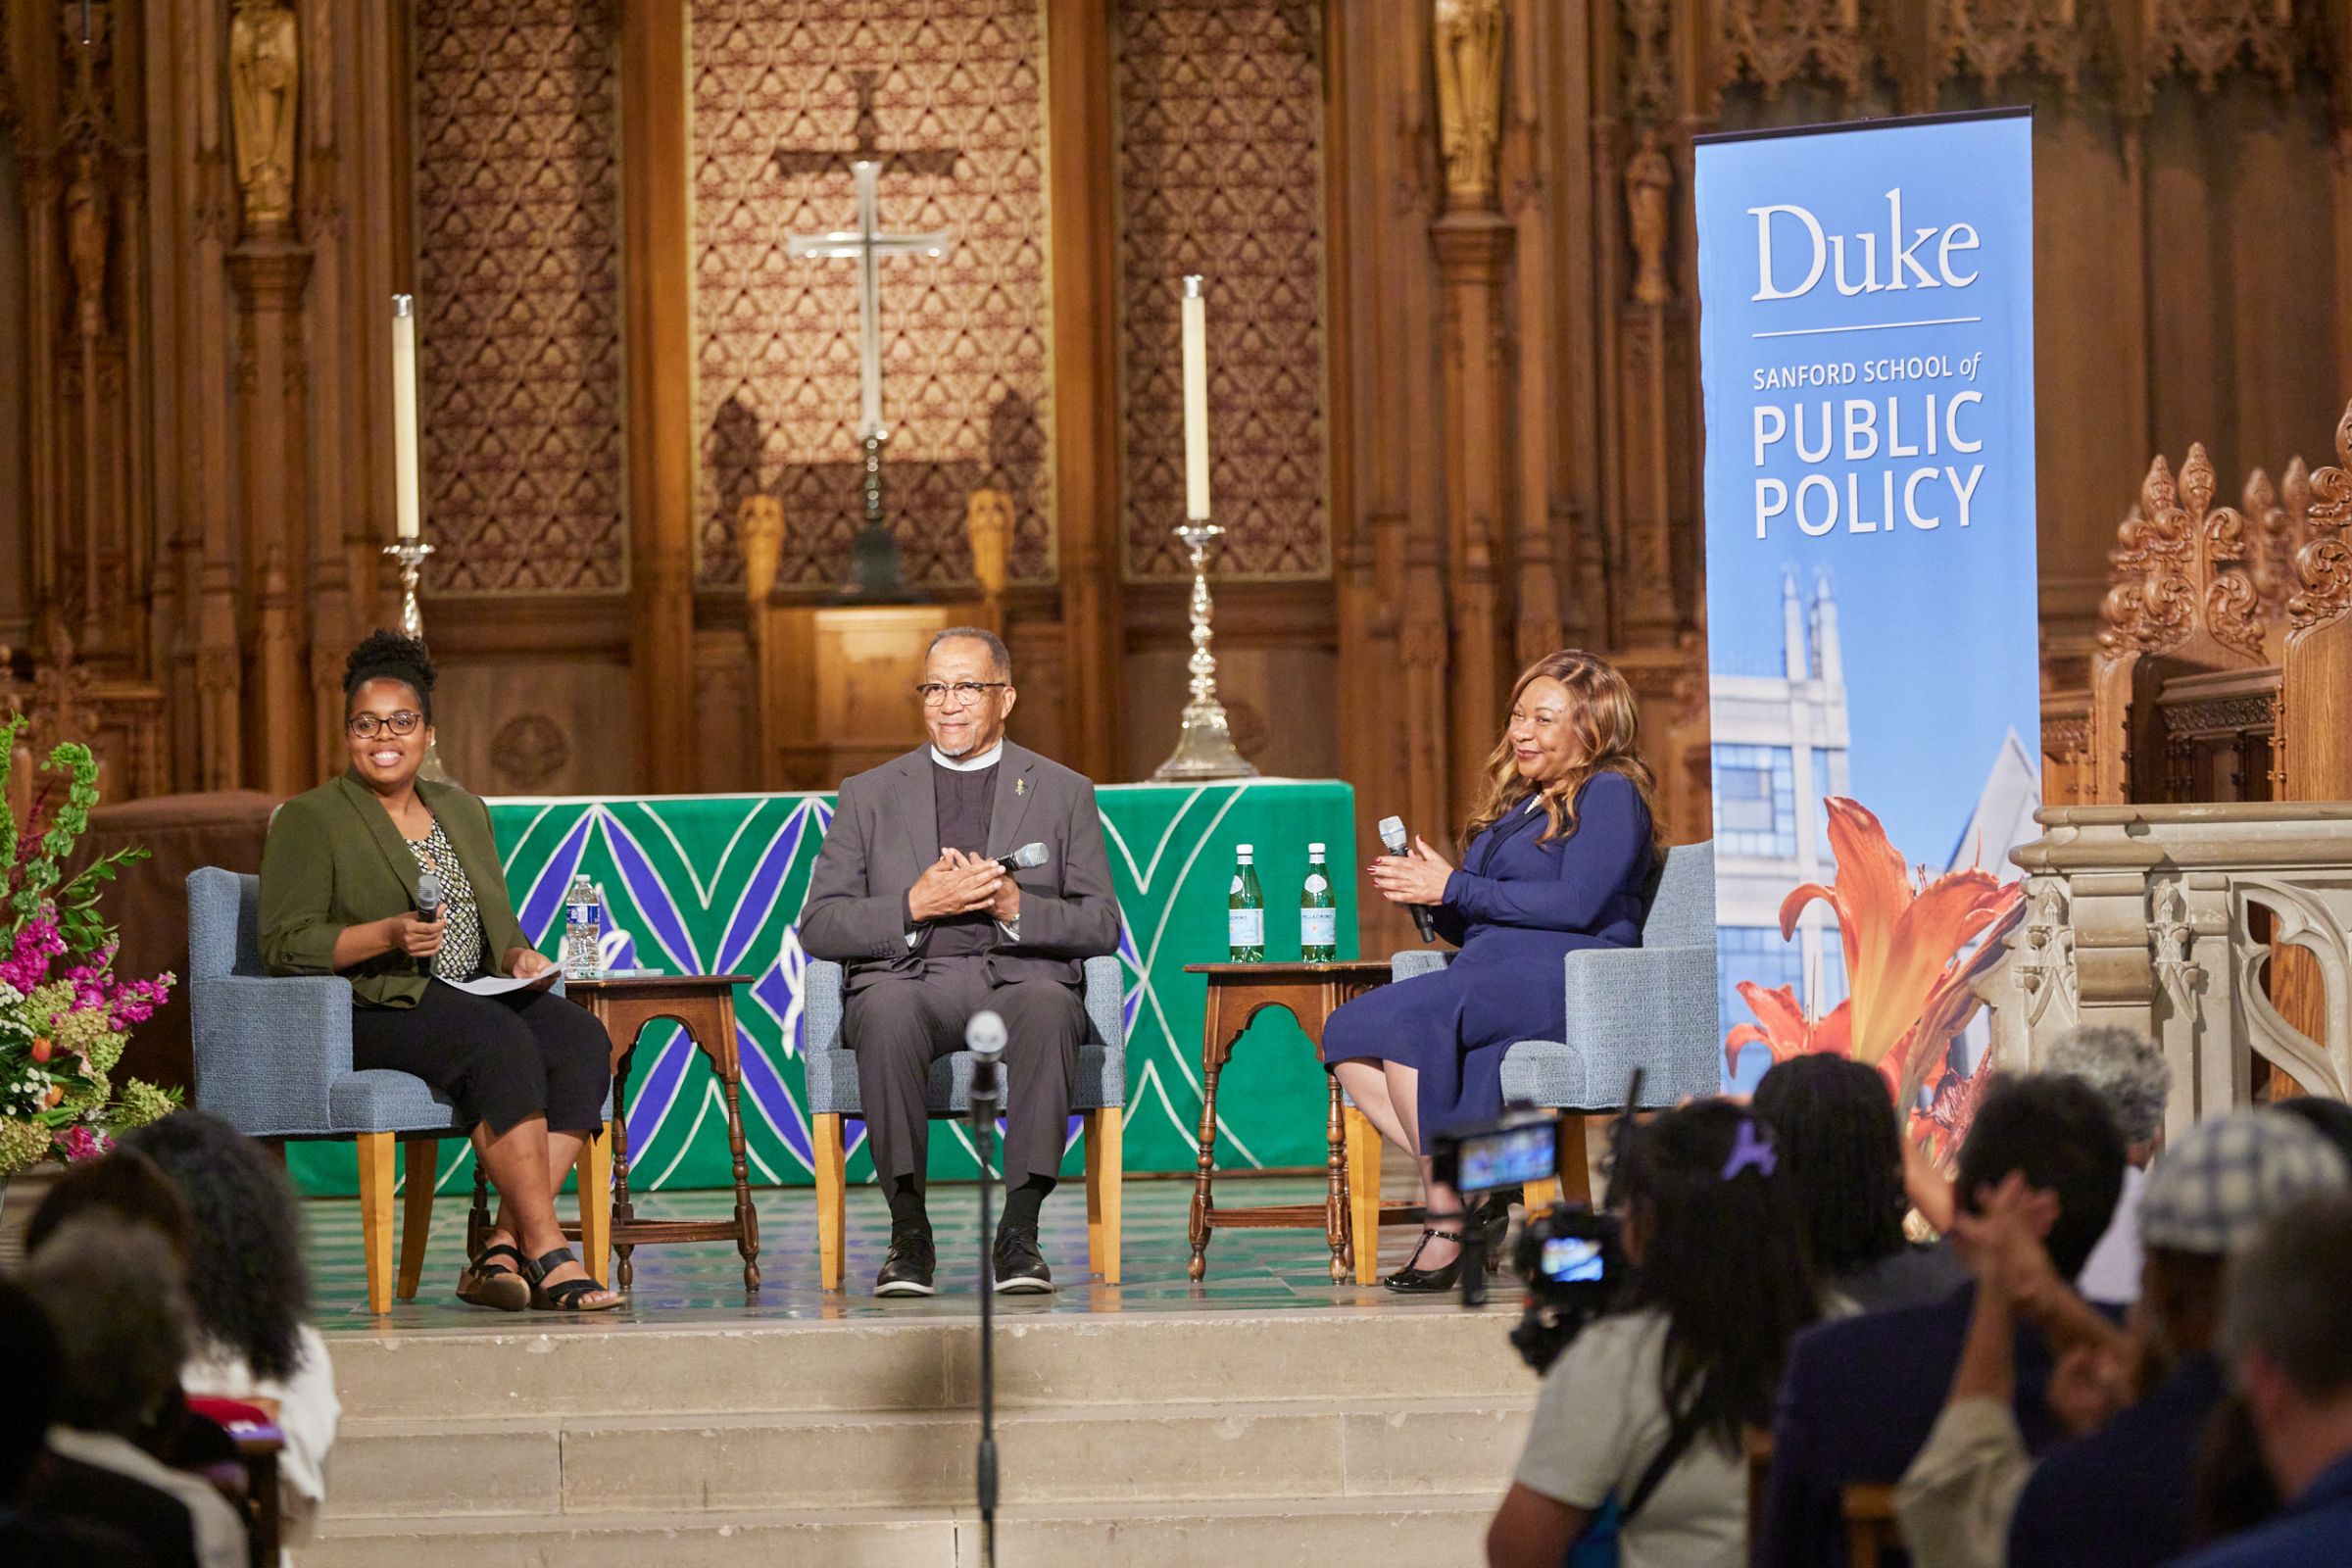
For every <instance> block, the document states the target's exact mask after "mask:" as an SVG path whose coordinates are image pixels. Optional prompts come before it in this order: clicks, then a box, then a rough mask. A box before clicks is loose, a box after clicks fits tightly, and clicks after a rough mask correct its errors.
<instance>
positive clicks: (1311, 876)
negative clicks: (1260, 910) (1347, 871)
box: [1299, 844, 1340, 963]
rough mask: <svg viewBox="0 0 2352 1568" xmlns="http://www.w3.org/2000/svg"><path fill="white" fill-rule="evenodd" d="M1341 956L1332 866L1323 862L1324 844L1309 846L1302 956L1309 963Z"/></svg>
mask: <svg viewBox="0 0 2352 1568" xmlns="http://www.w3.org/2000/svg"><path fill="white" fill-rule="evenodd" d="M1338 956H1340V910H1339V905H1338V902H1337V901H1336V900H1334V899H1333V898H1332V896H1331V868H1330V867H1329V866H1327V865H1325V864H1324V863H1323V846H1322V845H1320V844H1309V845H1308V846H1307V847H1306V881H1305V882H1304V883H1302V884H1300V886H1299V957H1300V958H1302V959H1304V960H1305V961H1306V962H1308V963H1330V962H1331V961H1332V960H1334V959H1335V958H1337V957H1338Z"/></svg>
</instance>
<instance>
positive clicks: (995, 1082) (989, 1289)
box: [963, 844, 1046, 1568]
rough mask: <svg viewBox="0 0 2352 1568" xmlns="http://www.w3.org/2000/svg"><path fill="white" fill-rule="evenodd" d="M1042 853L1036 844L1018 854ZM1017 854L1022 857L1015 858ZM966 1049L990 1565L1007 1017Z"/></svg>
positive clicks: (983, 1524) (977, 1473)
mask: <svg viewBox="0 0 2352 1568" xmlns="http://www.w3.org/2000/svg"><path fill="white" fill-rule="evenodd" d="M1031 850H1035V851H1036V852H1037V857H1038V858H1037V861H1036V862H1033V863H1043V861H1044V859H1045V853H1046V852H1045V846H1044V845H1042V844H1031V845H1028V846H1026V847H1024V848H1023V849H1021V850H1020V851H1019V852H1018V853H1019V855H1020V856H1025V855H1027V854H1028V853H1029V852H1030V851H1031ZM1015 858H1018V857H1017V856H1016V857H1015ZM963 1049H964V1050H966V1051H968V1052H970V1053H971V1054H972V1058H973V1059H972V1149H973V1152H975V1153H977V1154H978V1155H979V1156H980V1452H979V1455H978V1459H977V1462H976V1464H975V1466H974V1479H975V1482H976V1489H977V1491H978V1494H979V1495H978V1498H977V1501H978V1502H979V1504H980V1560H981V1562H982V1563H983V1564H985V1565H986V1568H996V1561H997V1363H996V1355H995V1350H994V1348H993V1341H994V1339H995V1335H996V1324H995V1313H994V1310H993V1308H994V1303H995V1300H996V1295H997V1281H996V1248H995V1244H994V1238H993V1237H992V1235H991V1234H990V1230H989V1223H988V1221H989V1214H988V1182H989V1171H988V1154H989V1145H990V1142H991V1139H992V1136H993V1135H994V1134H995V1132H996V1130H997V1107H998V1104H999V1103H1000V1102H1001V1101H1002V1100H1003V1099H1004V1094H1005V1082H1004V1072H1003V1062H1004V1059H1005V1020H1004V1019H1003V1018H1002V1017H1001V1016H999V1015H998V1014H997V1013H995V1012H992V1011H990V1010H989V1009H987V1008H985V1007H983V1008H982V1009H981V1010H980V1011H978V1012H975V1013H973V1014H972V1018H971V1021H970V1022H969V1023H967V1024H965V1025H964V1026H963Z"/></svg>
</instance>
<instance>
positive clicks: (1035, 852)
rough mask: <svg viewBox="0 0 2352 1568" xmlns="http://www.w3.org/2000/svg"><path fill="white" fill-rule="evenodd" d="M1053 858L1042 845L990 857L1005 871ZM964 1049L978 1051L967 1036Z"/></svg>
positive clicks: (1028, 868) (1028, 867) (975, 1020)
mask: <svg viewBox="0 0 2352 1568" xmlns="http://www.w3.org/2000/svg"><path fill="white" fill-rule="evenodd" d="M991 858H993V859H994V860H995V861H996V862H997V863H998V864H999V865H1001V866H1003V867H1004V868H1005V870H1007V871H1033V870H1035V869H1037V867H1039V866H1041V865H1043V864H1045V863H1046V862H1047V861H1048V860H1050V859H1052V858H1054V856H1053V852H1052V851H1050V850H1048V849H1047V848H1046V847H1045V846H1044V845H1043V844H1024V845H1022V846H1021V847H1020V848H1019V849H1017V850H1015V851H1013V852H1012V853H1011V854H1010V855H999V856H993V857H991ZM995 1016H996V1014H994V1013H984V1014H981V1015H980V1017H991V1018H993V1017H995ZM980 1017H975V1018H973V1019H972V1022H973V1023H975V1024H976V1023H978V1022H979V1021H980ZM998 1027H1000V1028H1002V1027H1003V1025H1002V1024H1001V1023H1000V1024H999V1026H998ZM964 1047H965V1049H966V1050H970V1051H976V1050H978V1049H979V1048H978V1047H977V1046H974V1045H972V1044H971V1040H970V1037H969V1036H968V1035H967V1036H966V1037H965V1040H964Z"/></svg>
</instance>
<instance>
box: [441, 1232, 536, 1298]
mask: <svg viewBox="0 0 2352 1568" xmlns="http://www.w3.org/2000/svg"><path fill="white" fill-rule="evenodd" d="M502 1254H503V1255H504V1256H507V1257H511V1258H513V1259H514V1260H515V1266H514V1267H513V1268H508V1267H504V1266H501V1267H498V1268H489V1267H486V1266H485V1265H487V1264H488V1263H489V1261H490V1260H491V1259H492V1258H494V1257H498V1256H501V1255H502ZM526 1267H528V1265H527V1264H525V1263H524V1262H523V1260H522V1254H521V1253H520V1252H518V1251H516V1250H515V1249H514V1248H512V1247H510V1246H508V1245H507V1244H506V1243H505V1242H500V1243H499V1244H498V1245H497V1246H495V1247H485V1248H483V1249H482V1250H481V1251H480V1252H478V1253H477V1254H475V1256H474V1258H473V1260H472V1261H471V1262H469V1263H467V1264H466V1272H465V1273H463V1274H461V1275H459V1276H458V1299H459V1300H461V1301H464V1302H465V1303H466V1305H468V1306H494V1307H496V1308H498V1310H500V1311H501V1312H519V1311H521V1310H522V1309H523V1308H524V1307H526V1306H528V1305H530V1304H531V1285H530V1281H528V1280H526V1279H524V1278H523V1277H522V1273H521V1270H523V1269H524V1268H526Z"/></svg>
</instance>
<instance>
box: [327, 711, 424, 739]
mask: <svg viewBox="0 0 2352 1568" xmlns="http://www.w3.org/2000/svg"><path fill="white" fill-rule="evenodd" d="M423 722H424V715H423V714H422V713H413V712H411V711H409V710H407V709H405V708H404V709H402V710H401V711H399V712H397V713H385V714H381V715H378V714H375V713H354V714H352V715H351V717H350V718H349V719H347V720H345V722H344V725H343V727H344V728H345V729H348V730H350V731H351V732H352V734H354V735H356V736H358V737H359V738H360V739H361V740H364V741H371V740H373V739H375V738H376V737H377V736H378V735H381V734H384V733H385V732H386V731H389V732H390V733H392V734H394V735H414V734H416V733H417V725H419V724H421V723H423Z"/></svg>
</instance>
